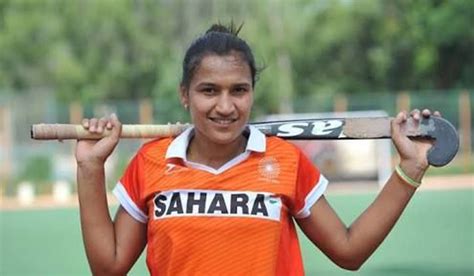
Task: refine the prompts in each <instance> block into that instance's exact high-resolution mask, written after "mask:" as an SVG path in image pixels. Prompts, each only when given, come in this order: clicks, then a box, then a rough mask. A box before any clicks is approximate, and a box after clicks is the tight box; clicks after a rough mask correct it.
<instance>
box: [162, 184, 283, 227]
mask: <svg viewBox="0 0 474 276" xmlns="http://www.w3.org/2000/svg"><path fill="white" fill-rule="evenodd" d="M153 203H154V219H165V218H170V217H184V216H215V217H253V218H260V219H269V220H275V221H279V220H280V212H281V207H282V204H281V200H280V198H279V197H277V196H275V195H274V194H271V193H264V192H247V191H245V192H244V191H242V192H232V191H216V190H171V191H164V192H161V193H158V194H157V195H156V196H155V198H154V200H153Z"/></svg>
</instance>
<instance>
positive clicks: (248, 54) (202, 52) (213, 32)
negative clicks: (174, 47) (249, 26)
mask: <svg viewBox="0 0 474 276" xmlns="http://www.w3.org/2000/svg"><path fill="white" fill-rule="evenodd" d="M242 26H243V24H241V25H240V26H238V27H237V26H235V25H234V23H233V22H231V23H230V25H229V26H228V27H226V26H223V25H221V24H214V25H212V26H211V27H210V28H209V29H208V30H207V31H206V33H205V34H204V35H202V36H200V37H198V38H197V39H196V40H194V41H193V43H191V45H190V46H189V48H188V50H187V51H186V55H185V56H184V60H183V75H182V78H181V85H182V86H185V87H189V84H190V83H191V79H192V78H193V75H194V72H195V71H196V68H197V67H198V66H199V64H200V63H201V60H202V59H203V57H204V56H206V55H209V54H216V55H220V56H223V55H227V54H229V53H231V52H232V51H236V52H238V53H239V54H240V56H241V58H242V59H243V60H244V61H245V62H247V64H248V65H249V67H250V73H251V74H252V86H255V82H256V81H257V75H258V71H259V70H258V69H257V68H256V66H255V60H254V57H253V54H252V50H251V49H250V47H249V46H248V44H247V42H245V41H244V40H243V39H241V38H239V37H238V34H239V32H240V29H242Z"/></svg>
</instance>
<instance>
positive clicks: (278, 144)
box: [266, 136, 301, 155]
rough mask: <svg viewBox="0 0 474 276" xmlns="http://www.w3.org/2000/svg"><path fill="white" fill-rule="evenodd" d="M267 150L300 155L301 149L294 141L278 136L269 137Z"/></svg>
mask: <svg viewBox="0 0 474 276" xmlns="http://www.w3.org/2000/svg"><path fill="white" fill-rule="evenodd" d="M266 139H267V150H268V151H269V152H276V153H282V154H294V155H299V154H300V152H301V151H300V149H299V148H298V147H297V146H296V145H294V144H293V143H291V142H289V141H287V140H284V139H282V138H279V137H276V136H270V137H267V138H266Z"/></svg>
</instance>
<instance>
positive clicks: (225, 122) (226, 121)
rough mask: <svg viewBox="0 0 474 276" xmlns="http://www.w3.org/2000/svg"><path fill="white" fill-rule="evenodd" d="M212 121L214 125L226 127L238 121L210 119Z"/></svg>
mask: <svg viewBox="0 0 474 276" xmlns="http://www.w3.org/2000/svg"><path fill="white" fill-rule="evenodd" d="M209 119H210V120H211V121H213V122H214V123H216V124H218V125H222V126H226V125H230V124H232V123H234V122H236V121H237V119H231V118H224V119H223V118H209Z"/></svg>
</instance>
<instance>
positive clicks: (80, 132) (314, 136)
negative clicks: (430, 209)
mask: <svg viewBox="0 0 474 276" xmlns="http://www.w3.org/2000/svg"><path fill="white" fill-rule="evenodd" d="M392 119H393V118H390V117H367V118H338V119H332V118H331V119H297V120H285V121H271V122H255V123H250V125H252V126H254V127H256V128H258V129H259V130H260V131H262V132H263V133H264V134H265V135H267V136H278V137H281V138H283V139H291V140H328V139H329V140H334V139H336V140H339V139H388V138H391V128H390V122H391V120H392ZM189 126H190V125H189V124H167V125H123V126H122V133H121V138H145V139H146V138H160V137H170V136H176V135H178V134H179V133H181V132H182V131H183V130H185V129H186V128H188V127H189ZM402 132H403V133H404V134H405V135H406V136H407V137H409V138H411V139H430V140H433V147H432V148H431V149H430V150H429V152H428V162H429V163H430V165H433V166H436V167H440V166H444V165H446V164H448V163H449V162H450V161H451V160H452V159H453V158H454V156H455V155H456V153H457V151H458V149H459V136H458V133H457V131H456V129H455V128H454V126H453V125H452V124H451V123H450V122H449V121H447V120H445V119H443V118H441V117H434V116H431V117H429V118H422V119H421V120H420V122H419V123H415V121H414V120H413V119H411V118H409V119H408V120H407V122H406V123H405V124H403V125H402ZM109 134H110V131H109V130H106V131H104V132H103V133H102V134H96V133H90V132H89V131H88V130H86V129H84V127H83V126H82V125H73V124H35V125H33V126H32V127H31V138H33V139H36V140H67V139H101V138H102V137H105V136H107V135H109Z"/></svg>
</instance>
